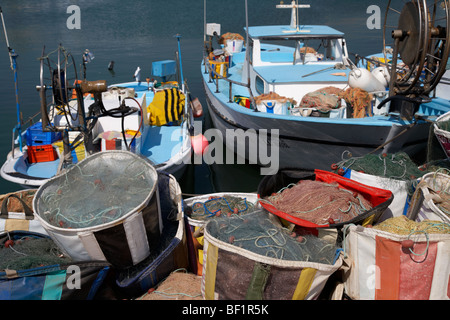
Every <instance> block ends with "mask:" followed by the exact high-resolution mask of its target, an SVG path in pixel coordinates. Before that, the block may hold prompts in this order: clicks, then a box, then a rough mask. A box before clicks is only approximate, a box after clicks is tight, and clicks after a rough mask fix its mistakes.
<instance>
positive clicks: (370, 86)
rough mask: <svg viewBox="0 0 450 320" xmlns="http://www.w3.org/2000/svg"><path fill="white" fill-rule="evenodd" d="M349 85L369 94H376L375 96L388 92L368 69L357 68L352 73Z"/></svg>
mask: <svg viewBox="0 0 450 320" xmlns="http://www.w3.org/2000/svg"><path fill="white" fill-rule="evenodd" d="M348 84H349V86H350V87H352V88H360V89H363V90H365V91H367V92H369V93H373V92H376V94H375V95H379V94H381V92H384V91H386V88H385V86H384V85H383V84H382V83H381V82H380V81H378V79H377V78H376V77H375V76H374V75H373V74H372V73H371V72H370V71H369V70H367V69H364V68H357V69H353V70H352V71H350V73H349V75H348Z"/></svg>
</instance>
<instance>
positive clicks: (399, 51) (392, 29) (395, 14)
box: [383, 0, 450, 97]
mask: <svg viewBox="0 0 450 320" xmlns="http://www.w3.org/2000/svg"><path fill="white" fill-rule="evenodd" d="M401 5H403V7H401ZM449 30H450V19H449V3H448V0H431V1H427V0H412V1H409V2H406V1H399V0H398V1H391V0H389V2H388V5H387V9H386V12H385V19H384V25H383V49H384V50H383V52H384V58H385V62H388V61H390V63H389V64H388V66H389V68H390V73H391V82H390V87H389V92H390V96H393V95H404V96H414V97H418V96H428V95H429V93H430V92H431V91H433V89H434V88H435V87H436V86H437V84H438V83H439V81H440V79H441V78H442V76H443V74H444V73H445V70H446V66H447V60H448V57H449V51H450V43H449V41H450V37H449V32H448V31H449Z"/></svg>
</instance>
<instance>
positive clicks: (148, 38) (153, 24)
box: [0, 0, 401, 195]
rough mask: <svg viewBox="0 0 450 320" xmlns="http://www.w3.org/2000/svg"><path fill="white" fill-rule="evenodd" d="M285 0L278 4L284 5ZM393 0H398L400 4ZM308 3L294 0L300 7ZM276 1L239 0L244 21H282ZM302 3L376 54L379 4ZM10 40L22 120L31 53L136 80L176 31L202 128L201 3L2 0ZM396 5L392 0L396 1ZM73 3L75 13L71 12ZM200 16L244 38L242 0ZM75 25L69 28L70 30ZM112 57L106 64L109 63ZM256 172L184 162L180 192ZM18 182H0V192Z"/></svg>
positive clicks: (248, 179) (11, 116)
mask: <svg viewBox="0 0 450 320" xmlns="http://www.w3.org/2000/svg"><path fill="white" fill-rule="evenodd" d="M288 2H289V1H286V3H288ZM399 2H401V1H399ZM305 3H307V2H304V1H300V4H305ZM277 4H279V1H275V0H262V1H261V0H248V10H249V16H248V22H249V25H271V24H289V23H290V19H291V11H290V10H289V9H276V7H275V6H276V5H277ZM309 4H310V5H311V8H309V9H301V11H300V17H299V20H300V23H301V24H326V25H329V26H331V27H333V28H335V29H337V30H340V31H342V32H344V33H345V34H346V40H347V45H348V48H349V51H350V52H351V53H357V54H359V55H361V56H366V55H369V54H371V53H376V52H381V50H382V46H383V36H382V33H383V17H384V11H385V7H386V1H381V0H370V1H368V0H362V1H354V0H353V1H351V0H341V1H336V0H315V1H311V2H310V3H309ZM0 6H1V8H2V11H3V16H4V19H5V23H6V30H7V34H8V38H9V45H10V47H11V48H12V49H14V51H15V52H16V53H17V54H18V58H17V65H18V79H17V81H18V97H19V100H18V101H19V105H20V110H21V113H22V118H23V121H25V122H26V121H27V120H28V119H29V118H30V117H32V116H34V115H35V114H37V113H38V112H39V108H40V101H39V93H38V91H37V90H36V85H38V84H39V71H40V62H39V57H40V56H41V54H42V50H43V48H44V46H45V52H47V53H48V52H51V51H53V50H55V49H57V47H58V45H59V44H61V45H62V46H63V47H65V48H66V49H67V50H68V51H69V52H70V53H71V54H72V55H73V56H74V58H75V60H76V63H77V68H78V70H77V71H78V72H79V73H80V74H79V77H80V78H81V76H82V74H81V62H82V54H83V52H84V51H85V49H89V51H90V52H91V53H93V55H94V57H95V58H94V59H93V60H92V61H91V62H90V63H88V64H87V74H86V75H87V79H88V80H106V81H107V83H108V84H114V83H120V82H129V81H133V80H134V79H133V75H134V72H135V70H136V68H137V67H140V68H141V70H142V71H141V78H142V79H143V80H145V78H146V77H152V76H151V65H152V61H159V60H166V59H173V60H175V52H176V50H177V39H176V37H175V35H177V34H179V35H181V58H182V64H183V74H184V78H185V79H186V80H187V83H188V85H189V89H190V91H191V93H192V96H193V97H198V98H199V100H200V102H201V103H202V105H203V109H204V111H205V114H204V118H203V119H202V121H203V130H207V129H208V128H210V126H211V121H210V119H209V115H208V112H207V105H206V100H205V94H204V89H203V85H202V80H201V69H200V63H201V59H202V55H203V32H204V1H203V0H191V1H182V0H166V1H154V0H136V1H133V2H124V1H119V0H108V1H107V0H95V1H86V0H77V1H73V0H67V1H51V0H40V1H32V0H17V1H12V0H2V1H1V3H0ZM400 7H401V4H400ZM74 10H75V11H74ZM206 21H207V22H208V23H220V24H221V31H222V33H226V32H236V33H240V34H241V35H243V36H245V33H244V26H245V21H246V16H245V1H244V0H227V1H221V0H206ZM73 27H75V28H73ZM111 61H114V68H113V70H108V65H109V64H110V62H111ZM0 103H1V106H0V128H1V129H0V159H1V163H3V162H4V160H5V159H6V156H7V154H8V153H9V152H10V151H11V147H12V132H13V128H14V127H15V125H16V123H17V115H16V95H15V86H14V73H13V71H12V70H11V68H10V60H9V56H8V49H7V46H6V39H5V36H4V34H3V32H2V34H1V36H0ZM261 179H262V176H261V175H260V170H259V168H258V167H257V166H256V165H251V164H212V165H207V164H205V163H203V164H196V165H194V164H192V165H190V166H189V168H188V170H187V171H186V173H185V175H184V176H183V177H182V178H181V179H180V181H179V182H180V185H181V187H182V190H183V192H184V193H185V194H187V195H190V194H205V193H211V192H225V191H234V192H254V191H256V190H257V186H258V184H259V182H260V181H261ZM19 189H20V187H19V186H17V185H15V184H13V183H10V182H8V181H6V180H4V179H1V180H0V194H4V193H8V192H12V191H16V190H19Z"/></svg>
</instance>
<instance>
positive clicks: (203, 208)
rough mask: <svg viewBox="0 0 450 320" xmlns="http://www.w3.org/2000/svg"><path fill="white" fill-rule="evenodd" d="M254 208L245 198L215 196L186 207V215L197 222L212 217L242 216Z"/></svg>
mask: <svg viewBox="0 0 450 320" xmlns="http://www.w3.org/2000/svg"><path fill="white" fill-rule="evenodd" d="M254 206H255V204H254V203H252V202H251V201H248V200H247V198H245V197H238V196H230V195H224V196H217V197H213V196H212V197H211V198H210V199H208V200H206V201H196V202H194V203H193V204H192V206H188V208H187V210H186V214H187V215H188V216H189V217H190V218H192V219H194V220H199V221H206V220H207V219H210V218H213V217H220V216H221V215H227V216H229V215H232V214H239V215H240V214H244V213H247V212H249V211H250V210H251V209H252V208H253V207H254Z"/></svg>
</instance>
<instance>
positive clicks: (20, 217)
mask: <svg viewBox="0 0 450 320" xmlns="http://www.w3.org/2000/svg"><path fill="white" fill-rule="evenodd" d="M36 192H37V189H27V190H21V191H17V192H11V193H7V194H4V195H2V196H0V202H1V209H0V231H17V230H21V231H31V232H37V233H41V234H47V231H45V229H44V228H43V227H42V224H41V222H40V221H39V220H38V219H35V217H34V212H33V199H34V196H35V194H36Z"/></svg>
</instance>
